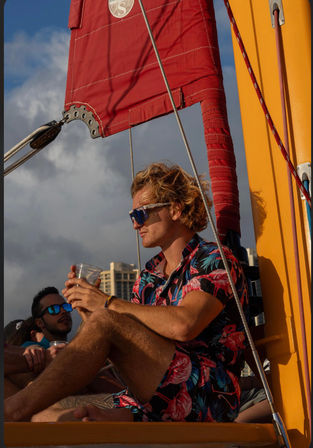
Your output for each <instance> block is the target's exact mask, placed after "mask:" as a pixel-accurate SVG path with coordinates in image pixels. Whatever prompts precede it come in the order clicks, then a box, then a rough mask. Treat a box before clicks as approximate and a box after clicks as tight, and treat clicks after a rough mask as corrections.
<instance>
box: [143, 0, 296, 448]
mask: <svg viewBox="0 0 313 448" xmlns="http://www.w3.org/2000/svg"><path fill="white" fill-rule="evenodd" d="M138 2H139V5H140V8H141V12H142V15H143V18H144V21H145V24H146V27H147V30H148V33H149V36H150V39H151V43H152V46H153V49H154V52H155V55H156V58H157V61H158V64H159V67H160V70H161V73H162V76H163V80H164V83H165V85H166V89H167V92H168V95H169V98H170V101H171V104H172V107H173V111H174V114H175V117H176V120H177V124H178V127H179V129H180V132H181V136H182V138H183V141H184V144H185V147H186V151H187V154H188V157H189V160H190V163H191V166H192V169H193V172H194V175H195V178H196V181H197V184H198V187H199V190H200V192H201V196H202V200H203V203H204V206H205V210H206V213H207V216H208V219H209V222H210V225H211V228H212V231H213V234H214V237H215V240H216V243H217V246H218V249H219V251H220V255H221V258H222V261H223V264H224V267H225V271H226V274H227V278H228V281H229V283H230V286H231V289H232V292H233V295H234V299H235V302H236V305H237V308H238V312H239V315H240V318H241V320H242V323H243V326H244V329H245V332H246V335H247V339H248V342H249V345H250V347H251V352H252V354H253V357H254V360H255V363H256V366H257V369H258V373H259V375H260V378H261V381H262V385H263V387H264V391H265V394H266V397H267V400H268V402H269V406H270V408H271V412H272V417H273V422H274V423H275V425H274V427H275V430H276V432H277V438H278V442H279V444H280V445H281V447H288V448H290V442H289V440H288V435H287V432H286V430H285V427H284V423H283V421H282V419H281V417H280V415H279V413H278V412H277V410H276V409H275V407H274V401H273V396H272V393H271V390H270V388H269V384H268V382H267V378H266V375H265V372H264V369H263V365H262V363H261V361H260V358H259V354H258V352H257V350H256V347H255V344H254V341H253V339H252V336H251V333H250V329H249V327H248V324H247V321H246V317H245V315H244V312H243V309H242V306H241V303H240V299H239V297H238V293H237V291H236V288H235V285H234V282H233V279H232V277H231V273H230V269H229V266H228V263H227V260H226V257H225V254H224V250H223V247H222V244H221V241H220V239H219V236H218V234H217V231H216V228H215V225H214V222H213V219H212V216H211V213H210V209H209V206H208V203H207V200H206V197H205V195H204V191H203V188H202V185H201V182H200V178H199V175H198V172H197V168H196V166H195V163H194V160H193V157H192V154H191V151H190V147H189V144H188V141H187V138H186V135H185V132H184V128H183V126H182V123H181V120H180V117H179V114H178V111H177V108H176V105H175V102H174V99H173V95H172V92H171V89H170V86H169V84H168V80H167V77H166V74H165V71H164V68H163V64H162V61H161V58H160V55H159V52H158V49H157V46H156V43H155V40H154V37H153V34H152V30H151V27H150V24H149V22H148V19H147V15H146V11H145V9H144V6H143V4H142V0H138Z"/></svg>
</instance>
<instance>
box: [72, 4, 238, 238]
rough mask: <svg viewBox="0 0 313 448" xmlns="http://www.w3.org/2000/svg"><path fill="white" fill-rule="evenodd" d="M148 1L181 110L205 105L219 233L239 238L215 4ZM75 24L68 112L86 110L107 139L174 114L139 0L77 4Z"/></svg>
mask: <svg viewBox="0 0 313 448" xmlns="http://www.w3.org/2000/svg"><path fill="white" fill-rule="evenodd" d="M132 4H133V6H132ZM143 4H144V7H145V10H146V13H147V17H148V20H149V23H150V26H151V28H152V32H153V35H154V38H155V40H156V44H157V47H158V50H159V53H160V57H161V60H162V62H163V65H164V69H165V73H166V75H167V78H168V81H169V85H170V87H171V90H172V92H173V95H174V101H175V104H176V106H177V107H178V108H183V107H186V106H190V105H192V104H194V103H196V102H202V113H203V114H204V115H203V117H204V126H205V139H206V144H207V149H208V160H209V170H210V177H211V182H212V193H213V201H214V208H215V215H216V219H217V228H218V231H219V234H220V236H221V238H222V240H223V238H224V236H225V234H226V232H227V231H228V230H233V231H235V232H237V233H238V234H239V235H240V224H239V201H238V188H237V177H236V172H235V158H234V154H233V146H232V140H231V136H230V131H229V126H228V120H227V113H226V103H225V94H224V88H223V80H222V71H221V64H220V58H219V49H218V42H217V33H216V24H215V16H214V8H213V2H212V0H173V1H171V0H143ZM127 7H128V9H130V10H129V12H128V13H127V14H125V15H124V16H122V17H115V16H114V15H113V14H112V13H111V12H110V10H111V11H113V13H115V15H119V14H120V15H121V13H122V14H123V13H124V12H125V11H126V10H127ZM69 27H70V28H71V30H72V32H71V42H70V52H69V63H68V76H67V86H66V95H65V111H68V110H69V109H70V107H71V106H74V105H75V106H77V107H80V106H85V108H86V109H87V111H90V112H92V114H93V116H94V118H95V119H96V120H97V122H98V124H99V130H100V135H101V136H102V137H105V136H108V135H111V134H115V133H117V132H120V131H123V130H125V129H127V128H129V127H131V126H134V125H137V124H140V123H143V122H145V121H147V120H150V119H152V118H154V117H157V116H161V115H164V114H167V113H169V112H171V111H172V107H171V104H170V101H169V98H168V95H167V93H166V88H165V84H164V81H163V78H162V75H161V72H160V69H159V66H158V63H157V60H156V56H155V54H154V50H153V47H152V44H151V42H150V38H149V35H148V32H147V29H146V25H145V23H144V19H143V16H142V13H141V10H140V6H139V4H138V2H137V1H136V0H135V1H133V0H72V2H71V9H70V17H69ZM225 176H226V178H227V181H226V178H225Z"/></svg>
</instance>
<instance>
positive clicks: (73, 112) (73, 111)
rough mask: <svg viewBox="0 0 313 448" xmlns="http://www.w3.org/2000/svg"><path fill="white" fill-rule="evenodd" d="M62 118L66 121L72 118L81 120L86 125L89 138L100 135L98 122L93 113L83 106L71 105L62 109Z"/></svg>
mask: <svg viewBox="0 0 313 448" xmlns="http://www.w3.org/2000/svg"><path fill="white" fill-rule="evenodd" d="M63 118H64V121H65V122H66V123H69V122H70V121H73V120H82V121H83V122H84V123H86V125H87V126H88V128H89V132H90V136H91V138H97V137H100V132H99V123H98V122H97V120H96V119H95V117H94V116H93V113H92V112H91V111H88V110H87V109H86V107H85V106H79V107H77V106H75V105H73V106H71V107H70V108H69V110H64V111H63Z"/></svg>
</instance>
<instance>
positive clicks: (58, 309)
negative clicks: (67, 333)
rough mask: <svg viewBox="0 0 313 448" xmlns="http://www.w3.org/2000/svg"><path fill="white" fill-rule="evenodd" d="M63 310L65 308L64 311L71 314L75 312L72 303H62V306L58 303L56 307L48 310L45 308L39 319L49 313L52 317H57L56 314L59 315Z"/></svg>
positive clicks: (53, 306) (49, 307) (50, 307)
mask: <svg viewBox="0 0 313 448" xmlns="http://www.w3.org/2000/svg"><path fill="white" fill-rule="evenodd" d="M61 308H63V309H64V311H67V312H68V313H71V312H72V311H73V308H72V305H71V304H70V303H67V302H64V303H61V304H60V305H59V304H58V303H56V304H55V305H50V306H47V308H45V309H44V310H43V311H42V312H41V314H40V315H39V317H41V316H43V315H44V314H45V313H46V312H47V311H48V313H49V314H51V315H52V316H55V315H56V314H59V313H60V312H61Z"/></svg>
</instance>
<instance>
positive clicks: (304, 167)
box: [297, 162, 312, 199]
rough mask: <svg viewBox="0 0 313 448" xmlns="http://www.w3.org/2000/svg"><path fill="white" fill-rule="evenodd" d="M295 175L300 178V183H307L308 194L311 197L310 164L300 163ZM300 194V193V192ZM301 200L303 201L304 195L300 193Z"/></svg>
mask: <svg viewBox="0 0 313 448" xmlns="http://www.w3.org/2000/svg"><path fill="white" fill-rule="evenodd" d="M297 173H298V176H299V177H300V180H301V182H304V181H306V180H307V181H308V182H309V194H310V197H311V196H312V188H311V185H312V173H311V163H310V162H306V163H301V164H300V165H298V166H297ZM300 193H301V192H300ZM301 199H305V197H304V195H303V194H302V193H301Z"/></svg>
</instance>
